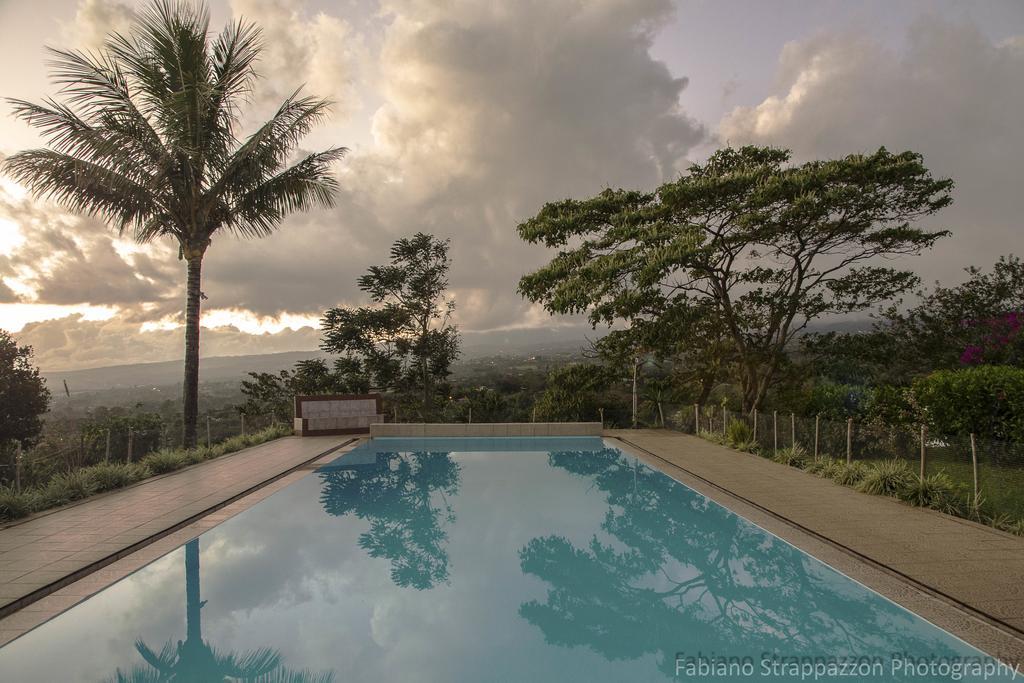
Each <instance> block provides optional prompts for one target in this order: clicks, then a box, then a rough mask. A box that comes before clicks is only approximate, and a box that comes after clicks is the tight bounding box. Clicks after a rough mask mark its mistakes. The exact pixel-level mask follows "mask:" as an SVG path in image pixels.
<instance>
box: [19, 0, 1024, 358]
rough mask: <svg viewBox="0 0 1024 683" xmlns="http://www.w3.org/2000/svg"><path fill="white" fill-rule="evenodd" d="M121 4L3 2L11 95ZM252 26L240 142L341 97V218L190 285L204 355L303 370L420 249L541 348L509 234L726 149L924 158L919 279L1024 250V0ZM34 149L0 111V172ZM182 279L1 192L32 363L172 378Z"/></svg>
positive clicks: (226, 257) (106, 235)
mask: <svg viewBox="0 0 1024 683" xmlns="http://www.w3.org/2000/svg"><path fill="white" fill-rule="evenodd" d="M136 4H137V3H135V2H134V1H133V0H35V1H34V2H31V3H27V2H22V1H21V0H0V25H2V26H4V28H5V31H4V33H5V40H4V41H0V59H2V60H3V63H4V64H5V65H8V67H10V66H11V65H17V67H16V68H5V69H3V70H0V94H2V95H3V96H9V97H18V98H23V99H30V100H36V101H38V100H39V99H41V98H42V97H44V96H47V95H57V94H58V93H57V92H56V91H55V89H54V88H53V87H52V86H51V85H50V84H49V83H48V80H47V73H46V65H45V60H46V56H45V54H44V51H43V47H44V45H54V46H61V47H81V48H86V49H96V48H98V47H100V46H101V44H102V40H103V37H104V35H105V33H106V32H107V31H108V30H110V29H118V30H127V29H128V27H129V26H130V23H131V16H132V11H133V7H135V6H136ZM210 8H211V14H212V26H213V28H214V29H215V30H219V29H220V28H221V27H222V26H223V25H224V23H226V22H227V21H229V20H231V19H232V18H233V17H239V16H244V17H246V18H248V19H250V20H253V21H255V22H257V23H259V24H261V25H262V26H263V27H264V37H265V42H266V52H265V55H264V59H263V60H262V62H261V63H260V65H259V67H258V71H259V72H260V74H261V75H262V76H263V79H262V80H261V82H260V85H259V90H258V91H257V92H256V93H254V95H253V100H252V102H251V104H250V107H249V109H248V110H247V111H246V114H245V119H244V126H245V128H246V129H247V130H251V129H252V128H253V127H254V126H255V125H256V124H257V123H259V122H260V121H262V120H263V119H265V118H267V117H268V116H269V115H270V113H271V112H272V111H273V109H274V108H276V106H277V104H279V103H280V101H281V100H282V99H283V98H284V97H286V96H287V95H288V94H289V93H291V91H292V90H294V88H295V87H296V86H298V85H300V84H305V85H306V88H307V90H308V91H309V92H311V93H315V94H318V95H323V96H328V97H331V98H333V99H335V100H336V101H337V106H336V108H335V111H334V115H333V118H332V120H331V121H330V122H329V123H328V124H327V125H324V126H322V127H321V128H319V129H318V130H316V131H315V132H314V134H312V135H311V136H309V138H307V140H306V142H305V143H304V145H303V149H317V148H323V147H327V146H331V145H345V146H347V147H349V148H351V150H352V152H351V154H350V155H349V156H348V157H347V158H346V159H345V160H343V161H342V162H340V163H339V164H338V166H337V174H338V177H339V179H340V181H341V183H342V188H343V189H342V193H341V197H340V201H339V202H338V206H337V207H336V208H335V209H333V210H330V211H317V212H312V213H308V214H302V215H297V216H294V217H292V218H289V219H288V220H287V221H286V222H285V224H284V225H283V226H282V228H281V230H280V231H279V233H278V234H276V235H274V236H273V237H271V238H268V239H264V240H259V241H252V242H246V241H239V240H236V239H235V238H233V237H231V236H229V235H224V236H221V237H220V239H217V240H215V241H214V244H213V246H212V248H211V249H210V251H209V252H208V256H207V259H206V262H205V264H204V284H203V291H204V293H205V294H206V295H207V297H208V300H206V301H205V302H204V305H205V306H206V309H207V310H206V313H205V315H204V317H203V324H204V326H205V327H206V331H205V332H204V338H203V352H204V354H205V355H223V354H237V353H259V352H272V351H284V350H304V349H312V348H315V347H316V345H317V340H318V333H317V330H316V325H317V321H318V319H319V316H320V314H321V313H322V311H323V310H324V309H325V308H327V307H329V306H332V305H336V304H339V303H359V302H361V301H362V299H361V297H360V293H359V292H358V291H357V290H356V288H355V278H356V277H357V276H358V275H359V274H361V273H362V272H363V271H364V270H365V269H366V268H367V267H368V266H369V265H372V264H375V263H379V262H382V261H384V260H386V257H387V248H388V246H389V245H390V243H391V242H392V241H394V240H395V239H396V238H398V237H401V236H405V235H408V234H411V233H413V232H416V231H419V230H422V231H426V232H431V233H434V234H436V235H438V236H440V237H451V238H452V240H453V253H452V257H453V261H454V266H453V271H452V274H451V284H452V290H453V293H454V295H455V297H456V300H457V301H458V312H457V322H458V324H459V325H460V326H461V327H462V328H463V329H466V330H494V329H508V328H515V327H542V326H545V325H550V324H553V323H554V322H562V321H552V320H551V319H549V318H548V317H547V316H546V314H544V313H543V312H542V311H540V310H538V309H537V308H536V307H533V306H531V305H530V304H528V303H526V302H524V301H523V300H522V299H521V298H520V297H519V296H518V295H517V294H516V291H515V290H516V284H517V282H518V279H519V277H520V276H521V275H522V274H523V273H524V272H526V271H528V270H531V269H533V268H535V267H537V266H539V265H540V264H541V263H543V262H544V261H545V258H546V256H548V255H547V254H546V253H545V250H544V249H543V248H541V247H537V246H529V245H525V244H523V243H521V241H520V240H519V239H518V237H517V236H516V232H515V227H516V225H517V224H518V223H519V222H520V221H521V220H523V219H525V218H527V217H529V216H530V215H532V214H534V213H535V212H536V211H537V210H538V209H539V208H540V207H541V206H542V205H543V204H544V202H546V201H551V200H556V199H561V198H564V197H570V196H571V197H583V196H587V195H590V194H594V193H596V192H599V191H600V190H601V189H603V188H605V187H608V186H612V187H636V188H651V187H654V186H655V185H656V184H658V183H660V182H662V181H664V180H667V179H671V178H673V177H675V176H676V175H677V174H679V173H680V172H682V171H683V170H684V169H685V168H686V167H687V165H688V164H689V162H690V161H693V160H697V159H700V158H703V157H705V156H707V154H708V153H709V152H710V151H711V150H713V149H715V148H716V147H718V146H721V145H724V144H732V145H739V144H746V143H758V144H774V145H780V146H784V147H789V148H791V149H792V150H793V152H794V156H795V158H796V159H797V160H805V159H809V158H821V157H834V156H840V155H845V154H849V153H853V152H861V151H873V150H874V149H877V148H878V147H879V146H882V145H884V146H886V147H887V148H889V149H890V150H893V151H902V150H904V149H912V150H915V151H918V152H921V153H922V154H923V155H924V158H925V163H926V164H927V165H928V166H929V167H930V168H931V169H932V170H933V172H934V173H935V174H936V175H939V176H950V177H952V178H953V179H954V180H955V181H956V191H955V194H954V199H955V203H954V205H953V207H951V208H950V209H948V210H946V211H944V212H942V213H941V214H939V215H938V216H936V217H935V218H933V219H932V221H931V226H933V227H941V228H948V229H950V230H952V231H953V237H951V238H949V239H947V240H946V241H945V242H944V243H942V244H940V245H939V246H938V247H937V248H936V249H935V250H934V251H932V252H931V253H929V254H927V255H925V256H922V257H920V258H918V259H916V260H914V261H913V262H912V263H911V266H912V267H913V268H914V269H915V270H917V272H919V273H920V274H921V275H922V277H924V279H925V280H926V281H931V280H935V279H942V280H943V281H946V282H953V281H958V280H960V279H962V277H961V276H962V268H963V267H965V266H967V265H972V264H974V265H979V266H987V265H989V264H991V263H992V262H993V261H994V260H995V259H996V258H997V257H998V256H999V255H1000V254H1003V253H1007V252H1010V251H1012V250H1015V249H1016V250H1018V251H1020V248H1019V244H1020V238H1019V234H1020V230H1021V225H1022V222H1021V219H1020V207H1019V196H1020V184H1021V178H1022V177H1024V173H1022V169H1021V168H1020V166H1021V163H1022V162H1021V159H1024V131H1022V127H1021V122H1020V112H1021V111H1024V4H1022V3H1021V2H1019V1H1018V0H1003V1H995V0H992V1H989V0H979V1H976V2H963V1H956V0H945V1H925V0H919V1H915V0H906V1H902V2H892V1H890V0H885V1H881V0H873V1H869V2H858V3H851V2H843V1H841V0H825V1H820V0H802V1H798V0H778V1H776V2H755V1H753V0H749V1H745V2H740V1H738V0H723V1H715V2H711V1H710V0H678V1H677V2H673V1H671V0H588V1H586V2H582V1H580V0H535V1H534V0H523V1H518V0H517V1H516V2H511V1H510V2H505V3H496V2H492V1H490V0H473V1H470V0H449V1H445V2H442V1H441V0H342V1H334V2H328V1H327V0H213V1H212V2H211V3H210ZM38 144H40V140H39V139H38V138H37V137H36V136H35V134H34V133H33V131H32V130H30V129H29V128H28V127H27V126H26V125H24V124H23V123H21V122H19V121H16V120H14V119H13V117H12V116H11V111H10V107H9V106H8V105H7V104H6V103H5V102H4V103H0V156H3V155H7V154H11V153H13V152H16V151H18V150H20V149H24V148H26V147H31V146H35V145H38ZM183 304H184V267H183V264H182V263H181V262H179V261H178V259H177V250H176V248H175V247H174V245H172V244H171V243H169V242H167V243H161V244H155V245H148V246H145V247H139V246H138V245H135V244H133V243H132V242H130V241H129V240H127V239H122V238H119V237H118V236H117V235H116V234H115V233H113V232H112V231H111V230H110V229H108V228H107V227H106V226H104V225H103V224H101V223H100V222H99V221H97V220H96V219H93V218H89V217H82V216H74V215H71V214H68V213H67V212H65V211H64V210H62V209H61V208H60V207H58V206H56V205H54V204H52V203H48V202H44V201H38V200H35V199H33V198H32V197H30V196H28V195H27V193H25V191H24V189H23V188H21V187H19V186H17V185H16V184H14V183H13V182H11V181H10V180H9V179H5V178H2V177H0V327H2V328H4V329H7V330H10V331H12V332H15V333H16V336H17V338H18V339H19V341H21V342H23V343H28V344H31V345H33V346H34V347H35V350H36V355H37V360H38V362H39V363H40V365H41V366H42V367H43V368H44V369H46V370H56V369H71V368H82V367H95V366H101V365H110V364H117V363H126V362H140V361H155V360H170V359H174V358H180V357H181V351H182V349H181V347H182V340H181V329H180V320H181V314H182V310H181V309H182V307H183Z"/></svg>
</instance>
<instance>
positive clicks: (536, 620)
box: [519, 449, 953, 677]
mask: <svg viewBox="0 0 1024 683" xmlns="http://www.w3.org/2000/svg"><path fill="white" fill-rule="evenodd" d="M549 463H550V464H551V465H552V466H553V467H558V468H561V469H564V470H567V471H569V472H571V473H573V474H576V475H578V476H581V477H584V478H587V479H590V480H593V483H594V486H595V488H597V489H598V490H599V491H601V492H602V493H603V495H604V496H605V499H606V501H607V503H608V509H607V511H606V513H605V518H604V522H603V523H602V525H601V528H602V530H603V531H604V532H605V533H606V534H607V535H608V537H609V538H606V539H605V540H601V539H599V538H598V537H597V536H594V537H593V538H591V540H590V542H589V544H587V546H586V547H576V546H574V545H573V544H572V543H571V542H570V541H569V540H568V539H566V538H564V537H561V536H547V537H540V538H534V539H531V540H530V541H529V542H528V543H527V544H526V546H524V547H523V548H522V549H521V550H520V552H519V556H520V566H521V568H522V571H523V572H524V573H526V574H531V575H533V576H536V577H538V578H540V579H542V580H543V581H545V582H546V583H547V584H548V585H549V588H548V594H547V600H546V601H545V602H539V601H536V600H534V601H530V602H527V603H524V604H523V605H521V606H520V610H519V613H520V615H521V616H522V617H523V618H524V619H526V620H527V621H529V622H530V623H531V624H533V625H535V626H537V627H538V628H540V630H541V631H542V632H543V633H544V636H545V639H546V640H547V641H548V642H549V643H552V644H556V645H561V646H569V647H571V646H577V645H582V646H586V647H589V648H591V649H593V650H594V651H596V652H598V653H600V654H601V655H603V656H604V657H606V658H608V659H610V660H616V659H636V658H639V657H642V656H644V655H648V654H653V655H655V656H656V657H657V659H658V662H659V668H660V669H661V671H662V672H663V673H664V674H665V676H666V677H672V676H674V673H675V670H674V667H675V656H676V653H678V652H689V653H690V654H695V653H696V650H698V649H699V650H700V651H701V652H703V653H704V654H705V655H707V654H709V653H712V652H714V653H717V654H728V655H733V654H735V655H738V656H744V655H750V656H753V657H755V658H756V657H758V656H759V655H760V654H761V653H763V652H774V653H776V654H784V655H810V656H814V655H821V656H827V655H833V656H841V655H844V654H845V655H879V656H887V655H889V654H890V653H892V652H898V651H906V652H915V651H918V652H921V651H924V652H931V653H936V654H941V653H947V652H948V653H949V654H953V653H952V651H951V649H950V646H949V645H948V644H945V643H944V641H942V640H941V638H940V636H939V633H938V632H937V631H932V630H926V629H923V628H920V622H919V621H918V620H916V619H915V618H914V617H912V616H911V615H910V614H909V613H903V612H902V611H900V610H896V609H879V608H880V606H881V604H882V601H880V600H877V599H869V596H868V594H867V593H866V592H865V591H864V590H863V589H862V588H860V586H857V585H855V584H853V582H852V581H846V580H837V575H836V574H834V573H833V572H832V571H831V570H829V569H828V568H826V567H824V566H823V565H821V564H820V563H818V562H816V561H814V560H812V559H810V558H809V557H808V556H806V555H804V554H803V553H801V552H799V551H798V550H796V549H795V548H793V547H792V546H790V545H788V544H786V543H784V542H782V541H780V540H778V539H777V538H775V537H773V536H770V535H768V534H767V533H765V532H764V531H762V530H760V529H758V528H757V527H755V526H753V525H752V524H750V523H748V522H746V521H745V520H743V519H741V518H739V517H737V516H736V515H733V514H731V513H729V512H727V511H726V510H724V509H723V508H721V507H719V506H717V505H715V504H714V503H711V502H710V501H708V500H707V499H705V498H703V497H701V496H699V495H696V494H695V493H693V492H691V491H689V490H688V489H686V488H684V487H682V486H680V485H679V484H677V483H676V482H674V481H673V480H671V479H670V478H669V477H666V476H664V475H662V474H661V473H658V472H655V471H653V470H651V469H650V468H647V467H644V466H643V465H641V464H639V463H637V462H635V461H632V460H631V459H630V458H627V457H626V456H624V455H622V453H621V452H619V451H617V450H615V449H605V450H603V451H601V452H599V453H596V454H594V453H574V452H563V453H552V454H551V455H550V456H549Z"/></svg>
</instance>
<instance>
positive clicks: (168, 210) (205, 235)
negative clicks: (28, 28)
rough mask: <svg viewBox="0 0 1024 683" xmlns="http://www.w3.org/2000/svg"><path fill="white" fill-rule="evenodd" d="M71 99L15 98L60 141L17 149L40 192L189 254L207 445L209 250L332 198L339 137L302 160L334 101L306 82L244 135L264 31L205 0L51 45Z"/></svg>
mask: <svg viewBox="0 0 1024 683" xmlns="http://www.w3.org/2000/svg"><path fill="white" fill-rule="evenodd" d="M50 52H51V55H52V74H53V79H54V81H55V82H56V83H57V84H58V85H59V86H61V91H60V92H61V94H62V95H63V101H56V100H51V99H47V100H45V101H44V102H43V103H42V104H33V103H31V102H25V101H22V100H11V103H12V104H13V105H14V109H15V113H16V115H17V116H18V117H20V118H21V119H23V120H24V121H26V122H27V123H28V124H30V125H31V126H33V127H34V128H36V129H38V130H39V131H40V133H42V135H43V136H44V137H45V138H46V139H47V141H48V143H49V148H48V149H32V150H28V151H24V152H21V153H18V154H15V155H13V156H12V157H10V158H9V159H7V161H6V163H5V170H6V171H7V172H8V173H9V174H10V175H11V176H12V177H13V178H14V179H15V180H17V181H19V182H22V183H24V184H25V185H27V186H28V187H29V188H30V189H31V190H32V192H33V193H34V194H35V195H36V196H37V197H44V198H49V199H53V200H55V201H57V202H58V203H60V204H61V205H63V206H64V207H66V208H68V209H69V210H71V211H74V212H79V213H85V214H90V215H96V216H100V217H102V218H103V219H105V220H106V221H108V222H109V223H110V224H111V225H113V226H114V227H115V228H116V229H117V230H118V231H119V232H121V233H130V234H131V235H132V236H133V237H134V238H135V240H136V241H138V242H140V243H148V242H153V241H156V240H158V239H165V238H169V239H171V240H173V241H174V242H175V243H176V244H177V245H178V254H179V258H180V259H183V260H184V261H185V262H186V264H187V279H186V297H185V301H186V303H185V377H184V387H183V413H184V416H183V417H184V419H183V423H184V434H183V438H184V444H185V446H194V445H195V443H196V421H197V418H198V401H199V398H198V396H199V394H198V392H199V319H200V316H199V313H200V299H201V298H202V292H201V289H200V287H201V280H200V278H201V271H202V263H203V257H204V255H205V254H206V250H207V249H208V248H209V247H210V242H211V240H212V239H213V237H214V236H215V235H219V234H221V233H224V232H229V233H233V234H235V235H237V236H241V237H246V238H255V237H264V236H266V235H269V234H270V233H272V232H273V231H274V230H275V229H276V228H277V227H278V226H279V225H280V224H281V221H282V220H283V219H284V218H285V216H286V215H288V214H289V213H291V212H293V211H300V210H305V209H309V208H313V207H316V206H330V205H332V204H333V201H334V195H335V191H336V189H337V182H336V180H335V179H334V178H333V177H332V176H331V174H330V166H331V164H332V162H334V161H335V160H337V159H339V158H340V157H341V156H342V155H343V154H344V152H345V150H344V148H341V147H335V148H331V149H327V150H325V151H322V152H315V153H312V154H307V155H305V156H303V157H302V158H300V159H298V160H297V161H295V162H294V163H292V164H289V161H290V160H291V159H292V157H293V155H294V154H295V152H296V147H297V145H298V143H299V141H300V140H301V139H302V138H303V137H304V136H305V135H306V133H308V132H309V131H310V130H311V129H312V127H313V126H315V125H316V124H317V123H318V122H320V121H321V120H323V119H324V117H325V116H326V114H327V112H328V108H329V102H328V101H326V100H323V99H319V98H316V97H309V96H302V95H301V94H300V93H299V91H296V92H295V94H293V95H292V96H291V97H289V98H288V99H286V100H285V101H284V102H283V103H282V104H281V106H280V108H279V109H278V110H277V113H276V114H274V116H273V118H271V119H270V120H269V121H267V122H266V123H264V124H263V125H261V126H259V127H258V128H257V129H256V130H255V132H254V133H252V134H251V135H249V136H248V137H247V138H245V139H244V140H241V139H239V137H238V132H239V130H238V129H239V116H240V114H241V111H242V107H243V105H244V104H245V103H246V100H247V97H248V96H249V95H250V93H251V91H252V88H253V86H254V82H255V80H256V72H255V71H254V68H253V67H254V64H255V63H256V61H257V59H258V57H259V55H260V52H261V38H260V29H259V28H258V27H257V26H255V25H254V24H251V23H246V22H243V21H238V22H236V23H232V24H229V25H228V26H227V27H225V28H224V30H223V31H222V32H221V33H220V34H219V35H217V36H216V37H212V36H211V34H210V31H209V14H208V11H207V8H206V6H205V5H202V4H198V5H197V4H192V3H187V2H177V1H175V0H156V1H155V2H153V3H152V4H150V5H149V6H147V7H146V8H144V9H142V10H141V11H140V12H139V13H138V14H137V18H136V21H135V24H134V26H133V28H132V30H131V32H130V33H129V34H127V35H121V34H117V33H115V34H112V35H111V36H110V37H109V38H108V39H107V41H106V43H105V44H104V47H103V49H101V50H100V51H99V52H96V53H92V52H80V51H74V50H51V51H50Z"/></svg>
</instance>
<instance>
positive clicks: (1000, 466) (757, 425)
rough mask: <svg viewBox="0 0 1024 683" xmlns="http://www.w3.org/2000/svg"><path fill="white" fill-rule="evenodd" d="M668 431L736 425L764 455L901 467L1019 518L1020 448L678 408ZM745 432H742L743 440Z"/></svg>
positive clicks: (1022, 489) (911, 430) (914, 430)
mask: <svg viewBox="0 0 1024 683" xmlns="http://www.w3.org/2000/svg"><path fill="white" fill-rule="evenodd" d="M671 415H672V417H671V419H670V420H668V421H667V425H666V426H668V427H669V428H670V429H675V430H678V431H682V432H686V433H689V434H695V433H697V432H698V431H700V432H713V433H715V434H721V435H723V436H724V435H726V434H727V432H728V431H729V430H730V429H732V430H734V432H733V433H734V434H735V433H736V431H743V430H742V429H741V430H737V428H735V427H730V425H731V424H732V423H742V424H743V425H745V426H746V430H749V436H750V439H751V440H752V441H753V442H754V443H756V445H757V448H758V450H759V451H760V452H762V453H767V454H771V453H773V452H774V451H776V450H779V449H783V448H791V447H793V446H799V447H800V448H802V449H803V450H804V451H805V452H806V453H807V454H808V455H809V456H810V457H817V458H825V457H828V458H837V459H840V460H848V461H850V462H876V461H881V460H902V461H905V462H906V463H907V464H908V466H910V468H911V469H912V470H913V471H914V472H917V473H919V474H921V475H924V476H927V475H930V474H937V473H940V472H941V473H944V474H945V475H946V476H948V477H949V478H950V479H951V480H952V481H953V483H954V484H955V485H957V486H958V488H960V489H961V490H962V491H963V492H964V493H965V494H966V495H967V496H968V497H970V498H972V499H974V498H975V497H980V499H981V500H983V501H984V502H985V503H986V505H987V506H989V508H990V509H991V510H993V511H994V513H995V514H1005V515H1009V516H1011V517H1013V518H1016V519H1020V518H1024V444H1021V443H1012V442H1006V441H997V440H994V439H986V438H981V437H978V436H974V435H969V434H968V435H957V436H946V435H943V436H938V435H932V434H929V433H928V431H927V430H925V429H922V428H921V427H903V426H894V425H886V424H878V423H875V422H866V421H861V420H854V419H852V418H851V419H847V420H827V419H824V418H822V417H820V416H811V417H808V416H801V415H796V414H794V413H790V412H785V413H783V412H779V411H770V410H769V411H762V410H759V411H753V412H751V413H740V412H737V411H730V410H729V409H728V408H724V407H722V406H697V405H694V406H681V407H679V408H678V409H676V410H674V411H672V413H671ZM746 433H747V432H746V431H744V434H746Z"/></svg>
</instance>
